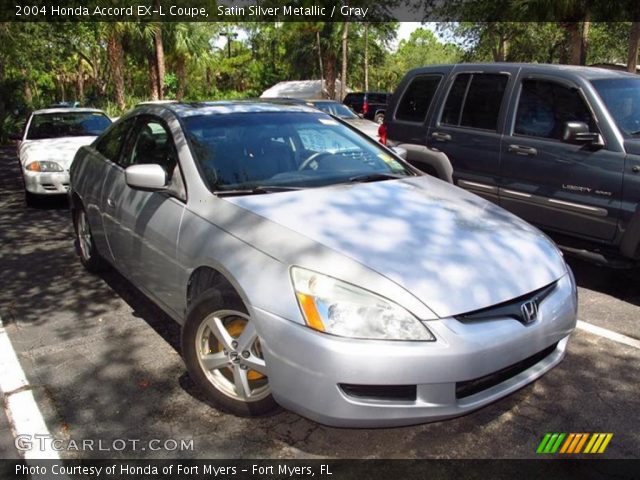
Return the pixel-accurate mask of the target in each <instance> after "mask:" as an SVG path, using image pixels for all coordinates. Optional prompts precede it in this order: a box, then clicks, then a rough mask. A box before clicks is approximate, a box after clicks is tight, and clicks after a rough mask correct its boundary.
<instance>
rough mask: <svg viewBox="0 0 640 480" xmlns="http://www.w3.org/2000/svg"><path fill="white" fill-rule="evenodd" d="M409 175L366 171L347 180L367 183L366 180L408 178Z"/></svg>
mask: <svg viewBox="0 0 640 480" xmlns="http://www.w3.org/2000/svg"><path fill="white" fill-rule="evenodd" d="M408 176H409V175H402V174H399V173H383V172H378V173H365V174H362V175H356V176H355V177H351V178H349V179H348V180H347V182H348V183H366V182H378V181H380V180H397V179H399V178H406V177H408Z"/></svg>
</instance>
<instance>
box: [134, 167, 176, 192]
mask: <svg viewBox="0 0 640 480" xmlns="http://www.w3.org/2000/svg"><path fill="white" fill-rule="evenodd" d="M124 179H125V181H126V182H127V185H129V186H130V187H131V188H136V189H139V190H149V191H156V190H164V188H165V187H166V186H167V173H166V172H165V171H164V168H162V167H161V166H160V165H158V164H157V163H149V164H143V165H131V166H130V167H127V168H126V169H125V171H124Z"/></svg>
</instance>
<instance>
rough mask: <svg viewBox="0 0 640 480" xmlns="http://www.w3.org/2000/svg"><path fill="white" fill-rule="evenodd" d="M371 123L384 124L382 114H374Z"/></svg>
mask: <svg viewBox="0 0 640 480" xmlns="http://www.w3.org/2000/svg"><path fill="white" fill-rule="evenodd" d="M373 121H374V122H376V123H382V122H384V113H376V116H375V117H373Z"/></svg>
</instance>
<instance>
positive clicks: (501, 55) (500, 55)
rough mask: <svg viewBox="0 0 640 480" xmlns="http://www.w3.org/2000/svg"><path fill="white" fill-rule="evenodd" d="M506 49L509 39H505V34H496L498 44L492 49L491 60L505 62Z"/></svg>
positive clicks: (507, 48)
mask: <svg viewBox="0 0 640 480" xmlns="http://www.w3.org/2000/svg"><path fill="white" fill-rule="evenodd" d="M508 50H509V41H508V40H507V37H506V36H505V35H502V34H498V45H497V46H496V47H495V48H494V49H493V61H494V62H506V61H507V52H508Z"/></svg>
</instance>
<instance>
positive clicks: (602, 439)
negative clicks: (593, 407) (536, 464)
mask: <svg viewBox="0 0 640 480" xmlns="http://www.w3.org/2000/svg"><path fill="white" fill-rule="evenodd" d="M612 438H613V433H546V434H545V435H544V437H542V441H541V442H540V445H538V449H537V450H536V453H540V454H555V453H561V454H572V453H574V454H575V453H592V454H593V453H604V451H605V450H606V448H607V446H608V445H609V442H610V441H611V439H612Z"/></svg>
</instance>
